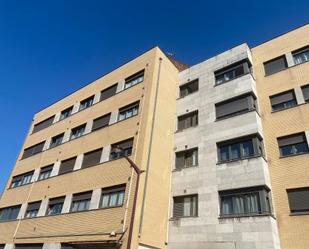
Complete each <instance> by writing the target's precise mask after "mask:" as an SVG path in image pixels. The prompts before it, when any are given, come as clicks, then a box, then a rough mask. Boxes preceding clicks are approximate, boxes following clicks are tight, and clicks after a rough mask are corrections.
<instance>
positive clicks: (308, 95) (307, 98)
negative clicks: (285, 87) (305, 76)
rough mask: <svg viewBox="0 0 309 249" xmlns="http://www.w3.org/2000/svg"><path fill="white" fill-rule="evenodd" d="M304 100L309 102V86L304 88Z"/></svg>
mask: <svg viewBox="0 0 309 249" xmlns="http://www.w3.org/2000/svg"><path fill="white" fill-rule="evenodd" d="M301 89H302V91H303V95H304V99H305V101H306V102H309V85H306V86H303V87H302V88H301Z"/></svg>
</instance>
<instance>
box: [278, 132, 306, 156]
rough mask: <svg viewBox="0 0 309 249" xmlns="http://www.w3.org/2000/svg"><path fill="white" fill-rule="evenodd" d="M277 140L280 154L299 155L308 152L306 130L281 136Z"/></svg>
mask: <svg viewBox="0 0 309 249" xmlns="http://www.w3.org/2000/svg"><path fill="white" fill-rule="evenodd" d="M277 140H278V144H279V150H280V156H288V155H297V154H302V153H305V152H308V144H307V140H306V136H305V133H304V132H302V133H298V134H293V135H289V136H285V137H280V138H278V139H277Z"/></svg>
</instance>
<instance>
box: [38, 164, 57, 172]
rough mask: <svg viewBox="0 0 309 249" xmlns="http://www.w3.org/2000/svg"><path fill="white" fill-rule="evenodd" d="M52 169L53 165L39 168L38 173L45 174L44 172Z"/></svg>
mask: <svg viewBox="0 0 309 249" xmlns="http://www.w3.org/2000/svg"><path fill="white" fill-rule="evenodd" d="M53 167H54V165H53V164H52V165H49V166H45V167H43V168H41V171H40V173H41V174H42V173H45V172H47V171H50V170H52V169H53Z"/></svg>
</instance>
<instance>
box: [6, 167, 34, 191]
mask: <svg viewBox="0 0 309 249" xmlns="http://www.w3.org/2000/svg"><path fill="white" fill-rule="evenodd" d="M33 173H34V171H30V172H27V173H24V174H22V175H18V176H14V177H13V179H12V183H11V186H10V188H16V187H19V186H22V185H25V184H28V183H30V182H31V180H32V176H33Z"/></svg>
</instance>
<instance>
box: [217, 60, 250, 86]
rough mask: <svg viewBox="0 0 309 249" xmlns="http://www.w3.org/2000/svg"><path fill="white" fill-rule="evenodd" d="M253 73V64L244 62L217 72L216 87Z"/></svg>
mask: <svg viewBox="0 0 309 249" xmlns="http://www.w3.org/2000/svg"><path fill="white" fill-rule="evenodd" d="M250 72H251V64H250V63H249V62H248V61H247V60H242V61H239V62H237V63H234V64H232V65H230V66H227V67H225V68H222V69H220V70H217V71H216V72H215V79H216V85H221V84H223V83H225V82H227V81H230V80H233V79H235V78H237V77H240V76H242V75H244V74H247V73H250Z"/></svg>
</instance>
